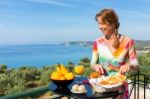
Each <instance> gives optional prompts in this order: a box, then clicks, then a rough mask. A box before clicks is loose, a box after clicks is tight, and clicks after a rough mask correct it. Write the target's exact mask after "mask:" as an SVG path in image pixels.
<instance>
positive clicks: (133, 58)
mask: <svg viewBox="0 0 150 99" xmlns="http://www.w3.org/2000/svg"><path fill="white" fill-rule="evenodd" d="M129 62H130V64H131V65H132V66H138V60H137V55H136V50H135V46H134V41H133V40H130V42H129Z"/></svg>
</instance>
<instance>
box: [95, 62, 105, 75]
mask: <svg viewBox="0 0 150 99" xmlns="http://www.w3.org/2000/svg"><path fill="white" fill-rule="evenodd" d="M93 69H94V70H95V71H96V72H100V73H101V74H104V70H103V66H102V65H100V64H95V65H94V66H93Z"/></svg>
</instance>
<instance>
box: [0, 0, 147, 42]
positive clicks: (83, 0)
mask: <svg viewBox="0 0 150 99" xmlns="http://www.w3.org/2000/svg"><path fill="white" fill-rule="evenodd" d="M149 5H150V0H0V44H49V43H58V42H68V41H94V40H95V39H96V38H98V37H100V36H102V33H101V31H100V30H99V29H98V24H97V22H96V21H95V15H96V13H98V12H99V11H100V10H102V9H104V8H112V9H114V10H115V11H116V13H117V14H118V16H119V22H120V28H119V33H121V34H123V35H127V36H129V37H131V38H133V39H136V40H150V6H149Z"/></svg>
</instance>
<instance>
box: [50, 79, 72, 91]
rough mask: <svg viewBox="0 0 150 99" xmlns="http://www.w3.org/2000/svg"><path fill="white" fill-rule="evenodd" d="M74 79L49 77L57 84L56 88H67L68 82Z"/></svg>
mask: <svg viewBox="0 0 150 99" xmlns="http://www.w3.org/2000/svg"><path fill="white" fill-rule="evenodd" d="M73 80H74V79H70V80H54V79H51V81H52V82H53V83H54V84H55V85H57V87H58V88H64V89H65V88H67V87H68V85H69V84H71V83H72V82H73Z"/></svg>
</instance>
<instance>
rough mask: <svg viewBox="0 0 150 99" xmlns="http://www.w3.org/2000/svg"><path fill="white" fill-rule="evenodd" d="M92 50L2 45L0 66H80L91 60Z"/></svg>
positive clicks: (86, 48)
mask: <svg viewBox="0 0 150 99" xmlns="http://www.w3.org/2000/svg"><path fill="white" fill-rule="evenodd" d="M91 56H92V48H91V47H88V46H81V45H61V44H30V45H0V64H5V65H7V68H19V67H22V66H31V67H32V66H35V67H38V68H41V67H43V66H51V65H55V64H57V63H61V64H64V65H67V64H68V62H72V63H74V64H78V63H79V61H80V60H81V59H82V58H85V57H87V58H89V59H91Z"/></svg>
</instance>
